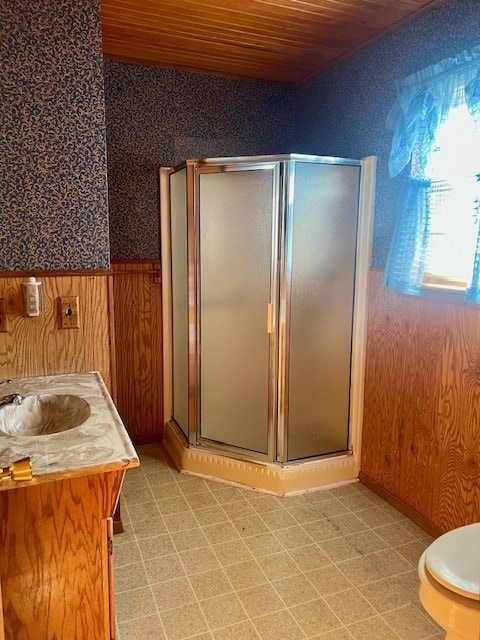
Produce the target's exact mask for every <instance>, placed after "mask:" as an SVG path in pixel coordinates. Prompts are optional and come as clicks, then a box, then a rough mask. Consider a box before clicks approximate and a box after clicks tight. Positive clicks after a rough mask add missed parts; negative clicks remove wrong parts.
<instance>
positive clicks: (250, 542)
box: [245, 529, 288, 557]
mask: <svg viewBox="0 0 480 640" xmlns="http://www.w3.org/2000/svg"><path fill="white" fill-rule="evenodd" d="M283 531H288V529H284V530H283ZM283 531H281V532H278V531H277V533H283ZM245 544H246V545H247V547H248V548H249V550H250V552H251V553H252V555H254V556H255V557H261V556H267V555H269V554H271V553H276V552H278V551H283V545H282V544H281V541H279V536H278V535H275V534H273V533H271V532H268V533H261V534H259V535H256V536H252V537H250V538H245Z"/></svg>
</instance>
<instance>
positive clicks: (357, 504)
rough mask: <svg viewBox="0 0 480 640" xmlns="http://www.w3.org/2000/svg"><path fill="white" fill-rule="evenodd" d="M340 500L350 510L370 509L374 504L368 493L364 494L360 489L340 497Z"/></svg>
mask: <svg viewBox="0 0 480 640" xmlns="http://www.w3.org/2000/svg"><path fill="white" fill-rule="evenodd" d="M339 500H340V502H341V503H342V504H344V505H345V506H346V507H348V508H349V509H350V511H354V512H356V511H361V510H362V509H368V508H369V507H372V506H373V502H372V501H371V500H370V499H369V497H368V495H367V494H362V493H360V492H358V491H355V492H353V493H350V494H349V495H346V496H341V497H340V498H339Z"/></svg>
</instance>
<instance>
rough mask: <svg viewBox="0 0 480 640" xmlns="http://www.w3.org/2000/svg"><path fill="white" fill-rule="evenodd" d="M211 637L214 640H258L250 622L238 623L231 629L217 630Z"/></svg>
mask: <svg viewBox="0 0 480 640" xmlns="http://www.w3.org/2000/svg"><path fill="white" fill-rule="evenodd" d="M213 637H214V639H215V640H259V636H258V634H257V632H256V631H255V627H254V626H253V624H252V623H251V622H240V623H239V624H234V625H233V626H231V627H225V628H223V629H217V630H216V631H214V632H213Z"/></svg>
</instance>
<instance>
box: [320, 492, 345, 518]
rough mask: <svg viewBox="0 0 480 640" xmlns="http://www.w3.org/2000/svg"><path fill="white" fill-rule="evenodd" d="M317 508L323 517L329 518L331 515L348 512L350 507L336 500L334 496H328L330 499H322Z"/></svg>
mask: <svg viewBox="0 0 480 640" xmlns="http://www.w3.org/2000/svg"><path fill="white" fill-rule="evenodd" d="M318 509H319V511H320V513H321V514H322V516H323V517H324V518H331V517H333V516H339V515H341V514H342V513H349V511H350V509H349V508H348V507H347V506H346V505H344V504H343V502H340V500H337V499H336V498H332V496H330V500H324V501H323V502H320V503H319V504H318Z"/></svg>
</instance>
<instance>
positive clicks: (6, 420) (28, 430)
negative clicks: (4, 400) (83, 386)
mask: <svg viewBox="0 0 480 640" xmlns="http://www.w3.org/2000/svg"><path fill="white" fill-rule="evenodd" d="M89 417H90V405H89V404H88V402H86V401H85V400H84V399H83V398H80V397H79V396H74V395H52V394H47V393H45V394H41V395H36V396H27V397H26V398H24V399H23V402H22V403H21V404H19V405H15V404H8V405H6V406H4V407H1V408H0V434H3V435H7V436H47V435H51V434H53V433H61V432H62V431H68V430H70V429H74V428H75V427H79V426H80V425H81V424H83V423H84V422H85V421H86V420H88V418H89Z"/></svg>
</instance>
